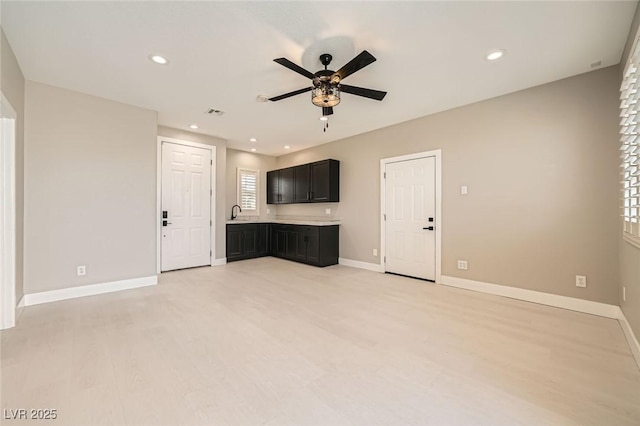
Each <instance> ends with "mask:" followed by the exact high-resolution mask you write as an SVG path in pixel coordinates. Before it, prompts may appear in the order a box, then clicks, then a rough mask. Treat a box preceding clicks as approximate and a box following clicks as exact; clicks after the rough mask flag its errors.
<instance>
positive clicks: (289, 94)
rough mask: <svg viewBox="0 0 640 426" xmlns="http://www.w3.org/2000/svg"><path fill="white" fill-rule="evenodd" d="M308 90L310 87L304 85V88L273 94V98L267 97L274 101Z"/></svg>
mask: <svg viewBox="0 0 640 426" xmlns="http://www.w3.org/2000/svg"><path fill="white" fill-rule="evenodd" d="M310 90H311V87H305V88H304V89H299V90H294V91H293V92H289V93H285V94H284V95H280V96H274V97H273V98H269V100H270V101H272V102H275V101H279V100H282V99H286V98H290V97H291V96H295V95H299V94H300V93H304V92H308V91H310Z"/></svg>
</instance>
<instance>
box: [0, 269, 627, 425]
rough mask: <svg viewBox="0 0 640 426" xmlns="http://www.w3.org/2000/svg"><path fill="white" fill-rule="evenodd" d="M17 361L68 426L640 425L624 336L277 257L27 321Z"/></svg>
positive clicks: (422, 285) (19, 397)
mask: <svg viewBox="0 0 640 426" xmlns="http://www.w3.org/2000/svg"><path fill="white" fill-rule="evenodd" d="M1 352H2V354H1V355H2V365H1V375H2V390H1V396H2V408H3V410H4V409H19V408H27V409H29V408H44V409H46V408H52V409H57V411H58V419H57V420H55V421H52V422H50V423H52V424H57V425H102V424H116V425H121V424H127V425H143V424H146V425H156V424H158V425H159V424H170V425H197V424H200V425H367V426H368V425H575V424H580V425H639V424H640V372H639V371H638V369H637V367H636V365H635V364H634V361H633V358H632V355H631V353H630V351H629V348H628V346H627V343H626V341H625V339H624V336H623V333H622V330H621V329H620V326H619V325H618V323H617V321H615V320H611V319H606V318H600V317H596V316H591V315H586V314H581V313H576V312H571V311H566V310H562V309H557V308H552V307H547V306H542V305H536V304H532V303H526V302H520V301H516V300H511V299H507V298H501V297H496V296H490V295H485V294H480V293H475V292H471V291H465V290H459V289H455V288H449V287H445V286H439V285H435V284H431V283H426V282H422V281H418V280H412V279H408V278H403V277H398V276H393V275H384V274H378V273H374V272H368V271H363V270H358V269H353V268H348V267H343V266H333V267H329V268H324V269H321V268H314V267H310V266H306V265H301V264H296V263H293V262H288V261H284V260H280V259H275V258H262V259H255V260H248V261H241V262H235V263H231V264H228V265H226V266H220V267H215V268H198V269H192V270H185V271H176V272H170V273H165V274H162V275H161V276H160V284H159V285H158V286H154V287H147V288H141V289H136V290H129V291H125V292H119V293H112V294H107V295H101V296H94V297H87V298H82V299H75V300H69V301H64V302H57V303H51V304H46V305H39V306H33V307H28V308H26V310H25V312H24V313H23V315H22V318H21V319H20V321H19V323H18V326H17V327H16V328H14V329H11V330H7V331H4V332H2V347H1ZM3 414H6V413H4V412H3ZM3 417H4V415H3ZM27 423H29V422H26V421H7V420H4V421H3V424H27ZM34 423H35V424H47V423H48V422H46V421H37V422H34Z"/></svg>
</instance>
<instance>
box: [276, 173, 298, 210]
mask: <svg viewBox="0 0 640 426" xmlns="http://www.w3.org/2000/svg"><path fill="white" fill-rule="evenodd" d="M293 176H294V175H293V167H289V168H287V169H280V170H279V175H278V188H279V192H280V201H279V202H278V204H291V203H293V188H294V187H295V183H294V179H293Z"/></svg>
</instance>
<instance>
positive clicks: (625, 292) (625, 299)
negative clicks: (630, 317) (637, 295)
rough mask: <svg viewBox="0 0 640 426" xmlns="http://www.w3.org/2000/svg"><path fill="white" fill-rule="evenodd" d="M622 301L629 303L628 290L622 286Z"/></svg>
mask: <svg viewBox="0 0 640 426" xmlns="http://www.w3.org/2000/svg"><path fill="white" fill-rule="evenodd" d="M622 301H623V302H626V301H627V288H626V287H625V286H622Z"/></svg>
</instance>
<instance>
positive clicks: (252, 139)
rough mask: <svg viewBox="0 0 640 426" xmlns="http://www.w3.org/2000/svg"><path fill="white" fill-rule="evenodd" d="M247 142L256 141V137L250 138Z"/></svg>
mask: <svg viewBox="0 0 640 426" xmlns="http://www.w3.org/2000/svg"><path fill="white" fill-rule="evenodd" d="M249 142H258V139H256V138H251V139H249Z"/></svg>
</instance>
